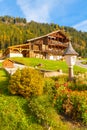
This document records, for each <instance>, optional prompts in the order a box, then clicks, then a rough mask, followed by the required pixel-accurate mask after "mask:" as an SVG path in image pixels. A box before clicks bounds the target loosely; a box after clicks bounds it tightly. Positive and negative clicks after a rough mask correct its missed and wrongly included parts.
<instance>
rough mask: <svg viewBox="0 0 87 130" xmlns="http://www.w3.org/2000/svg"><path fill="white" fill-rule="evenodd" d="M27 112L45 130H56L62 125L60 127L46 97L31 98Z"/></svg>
mask: <svg viewBox="0 0 87 130" xmlns="http://www.w3.org/2000/svg"><path fill="white" fill-rule="evenodd" d="M29 111H30V112H31V113H32V114H33V115H34V117H35V118H36V121H37V123H39V124H40V125H42V126H43V128H44V129H45V130H48V129H50V130H58V129H59V128H61V125H62V127H63V124H61V125H60V119H59V116H58V114H57V113H56V111H55V110H54V108H52V106H51V103H50V102H49V99H48V96H46V95H45V96H39V97H37V98H32V99H31V100H30V101H29ZM60 130H62V129H60Z"/></svg>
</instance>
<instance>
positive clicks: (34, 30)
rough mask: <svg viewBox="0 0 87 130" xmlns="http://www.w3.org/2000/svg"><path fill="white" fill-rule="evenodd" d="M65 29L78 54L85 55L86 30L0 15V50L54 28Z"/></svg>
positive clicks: (86, 51) (86, 44) (86, 53)
mask: <svg viewBox="0 0 87 130" xmlns="http://www.w3.org/2000/svg"><path fill="white" fill-rule="evenodd" d="M58 29H61V30H65V33H66V35H67V36H68V37H70V38H71V39H72V44H73V46H74V48H75V49H76V51H77V52H78V53H79V55H81V56H84V57H86V56H87V49H86V48H87V32H81V31H77V30H76V29H74V28H71V27H63V26H59V25H57V24H54V23H50V24H48V23H37V22H34V21H31V22H27V21H26V19H25V18H14V17H10V16H4V17H0V50H3V51H4V50H5V49H6V48H7V47H9V46H12V45H17V44H23V43H25V42H26V40H28V39H31V38H34V37H38V36H42V35H44V34H47V33H49V32H52V31H54V30H58Z"/></svg>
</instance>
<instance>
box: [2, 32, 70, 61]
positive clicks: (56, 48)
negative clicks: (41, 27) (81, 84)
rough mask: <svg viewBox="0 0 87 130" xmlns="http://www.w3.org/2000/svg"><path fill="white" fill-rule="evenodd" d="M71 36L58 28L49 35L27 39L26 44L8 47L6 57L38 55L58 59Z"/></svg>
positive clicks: (38, 56) (43, 57)
mask: <svg viewBox="0 0 87 130" xmlns="http://www.w3.org/2000/svg"><path fill="white" fill-rule="evenodd" d="M68 42H69V38H68V37H67V36H66V35H65V33H64V32H62V31H60V30H58V31H54V32H52V33H49V34H47V35H44V36H41V37H37V38H33V39H30V40H27V41H26V43H25V44H21V45H15V46H11V47H8V48H7V49H6V51H5V52H4V54H3V55H4V56H6V57H36V58H42V59H50V60H58V59H61V58H62V54H63V53H64V50H65V49H66V48H67V46H68Z"/></svg>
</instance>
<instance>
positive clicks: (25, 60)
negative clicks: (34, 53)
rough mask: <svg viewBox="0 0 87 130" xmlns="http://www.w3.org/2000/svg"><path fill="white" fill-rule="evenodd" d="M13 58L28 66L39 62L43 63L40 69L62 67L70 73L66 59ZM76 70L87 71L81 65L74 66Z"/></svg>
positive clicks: (76, 71)
mask: <svg viewBox="0 0 87 130" xmlns="http://www.w3.org/2000/svg"><path fill="white" fill-rule="evenodd" d="M12 60H14V61H17V62H19V63H22V64H25V65H26V66H32V67H35V66H37V65H38V64H42V66H40V67H39V68H40V69H45V70H59V69H62V71H63V72H64V73H68V66H67V64H66V62H65V61H53V60H46V59H45V60H43V59H39V58H24V57H23V58H20V57H17V58H12ZM74 72H75V74H77V73H84V72H87V69H85V68H81V67H79V66H74Z"/></svg>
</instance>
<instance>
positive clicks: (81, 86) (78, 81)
mask: <svg viewBox="0 0 87 130" xmlns="http://www.w3.org/2000/svg"><path fill="white" fill-rule="evenodd" d="M69 87H70V89H72V90H78V91H83V90H84V91H85V90H87V73H84V74H79V75H77V76H76V77H75V78H74V82H73V84H72V86H69Z"/></svg>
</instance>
